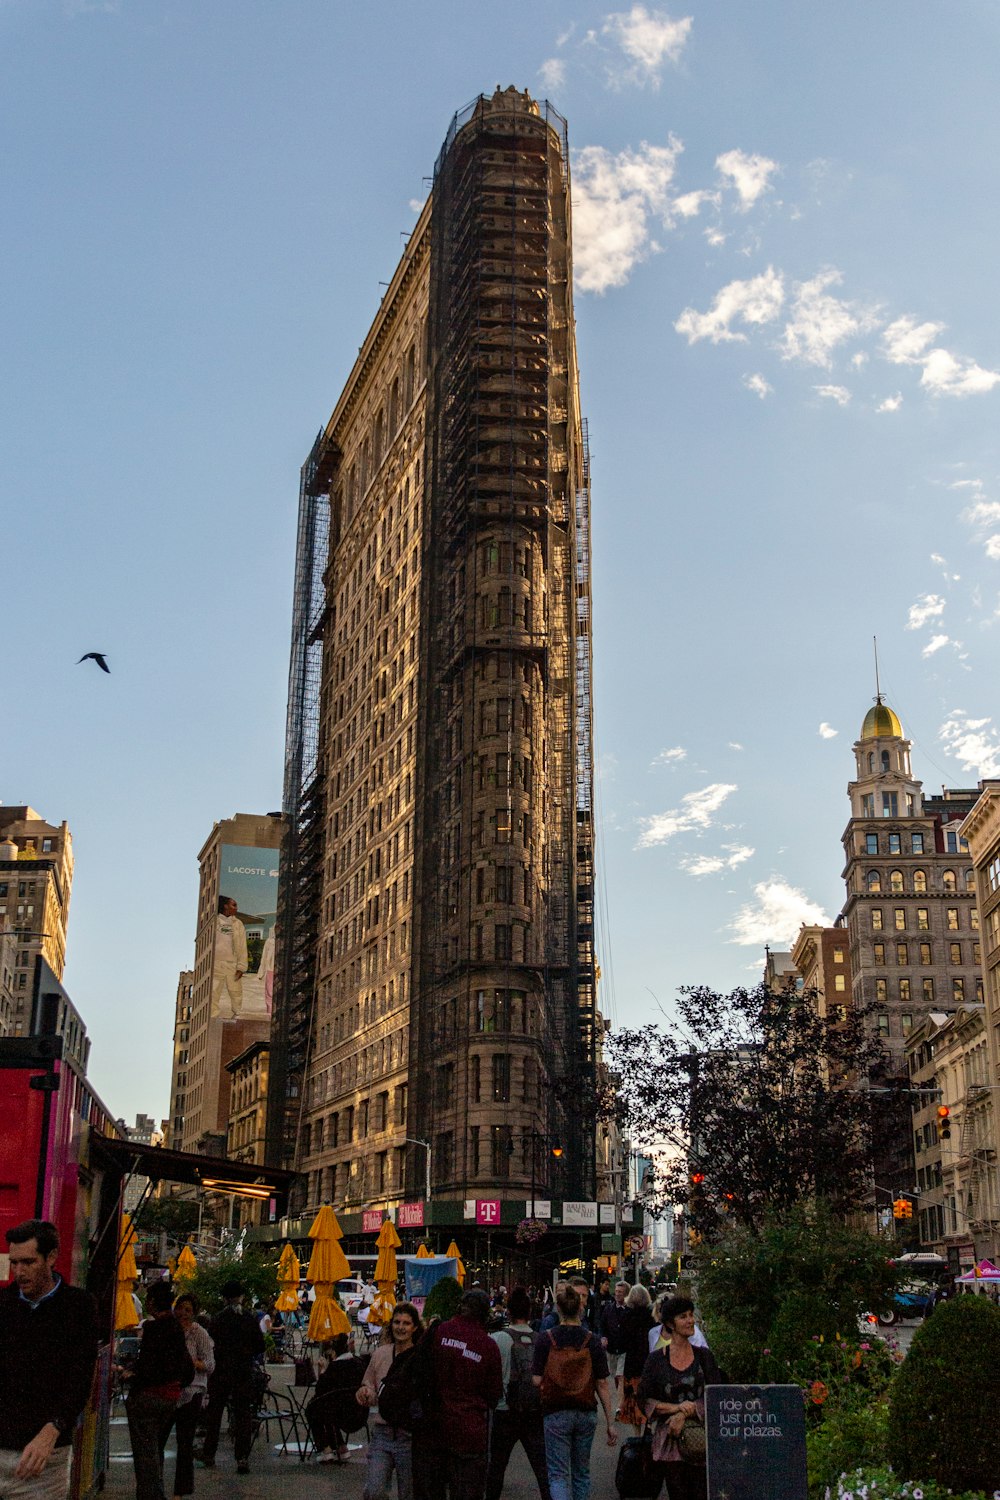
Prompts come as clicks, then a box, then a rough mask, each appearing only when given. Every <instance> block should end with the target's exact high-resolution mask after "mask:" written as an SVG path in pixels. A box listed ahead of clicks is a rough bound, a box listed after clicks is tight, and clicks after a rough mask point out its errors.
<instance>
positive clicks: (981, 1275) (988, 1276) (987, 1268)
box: [957, 1260, 1000, 1281]
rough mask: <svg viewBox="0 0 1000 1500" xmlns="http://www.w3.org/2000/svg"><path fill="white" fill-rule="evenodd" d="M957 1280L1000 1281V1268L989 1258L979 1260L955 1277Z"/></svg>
mask: <svg viewBox="0 0 1000 1500" xmlns="http://www.w3.org/2000/svg"><path fill="white" fill-rule="evenodd" d="M957 1279H958V1280H959V1281H1000V1269H998V1268H997V1267H996V1266H995V1265H994V1264H993V1262H992V1261H991V1260H981V1261H980V1262H979V1264H978V1265H975V1266H973V1267H972V1270H971V1271H966V1272H965V1273H964V1275H962V1276H959V1277H958V1278H957Z"/></svg>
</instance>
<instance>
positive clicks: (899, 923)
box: [892, 906, 906, 932]
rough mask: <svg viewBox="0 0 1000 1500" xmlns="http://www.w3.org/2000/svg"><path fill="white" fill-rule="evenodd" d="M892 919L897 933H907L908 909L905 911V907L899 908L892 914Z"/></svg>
mask: <svg viewBox="0 0 1000 1500" xmlns="http://www.w3.org/2000/svg"><path fill="white" fill-rule="evenodd" d="M892 918H893V925H894V927H895V929H896V931H897V932H905V931H906V909H905V907H902V906H897V907H896V909H895V910H894V912H893V914H892Z"/></svg>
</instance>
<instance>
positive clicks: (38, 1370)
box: [0, 1219, 97, 1500]
mask: <svg viewBox="0 0 1000 1500" xmlns="http://www.w3.org/2000/svg"><path fill="white" fill-rule="evenodd" d="M6 1238H7V1245H8V1249H9V1256H10V1272H11V1284H10V1285H9V1286H5V1287H4V1288H3V1289H2V1290H0V1495H3V1497H4V1500H22V1497H27V1496H29V1495H30V1496H31V1497H32V1500H65V1496H66V1492H67V1490H68V1488H69V1470H70V1459H71V1455H72V1439H73V1429H74V1427H75V1426H76V1423H77V1418H78V1417H79V1415H80V1413H81V1412H82V1411H83V1408H84V1407H85V1406H86V1404H87V1398H88V1397H89V1395H90V1388H91V1385H92V1383H93V1379H94V1366H95V1364H96V1362H97V1309H96V1307H95V1305H94V1301H93V1299H92V1298H91V1297H90V1296H88V1294H87V1293H86V1292H82V1291H80V1290H79V1289H78V1288H77V1287H72V1286H67V1285H66V1283H65V1281H63V1279H62V1277H61V1276H59V1275H58V1273H57V1272H56V1270H55V1262H56V1256H57V1254H58V1252H59V1234H58V1231H57V1230H56V1227H55V1225H54V1224H50V1223H49V1222H48V1220H47V1219H27V1220H26V1221H25V1222H24V1223H23V1224H17V1225H15V1227H14V1228H12V1229H8V1230H7V1234H6Z"/></svg>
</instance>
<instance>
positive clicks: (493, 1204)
mask: <svg viewBox="0 0 1000 1500" xmlns="http://www.w3.org/2000/svg"><path fill="white" fill-rule="evenodd" d="M476 1223H477V1224H499V1223H500V1199H499V1198H477V1199H476Z"/></svg>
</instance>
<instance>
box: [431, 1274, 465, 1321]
mask: <svg viewBox="0 0 1000 1500" xmlns="http://www.w3.org/2000/svg"><path fill="white" fill-rule="evenodd" d="M461 1300H462V1288H461V1287H460V1286H459V1284H458V1282H457V1281H456V1280H455V1278H454V1276H442V1277H441V1280H440V1281H435V1283H434V1285H433V1286H432V1287H431V1289H430V1291H429V1292H428V1294H427V1301H426V1302H425V1303H424V1321H425V1322H426V1321H427V1320H428V1319H429V1318H453V1317H454V1316H455V1314H456V1313H457V1312H458V1304H459V1303H460V1302H461Z"/></svg>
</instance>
